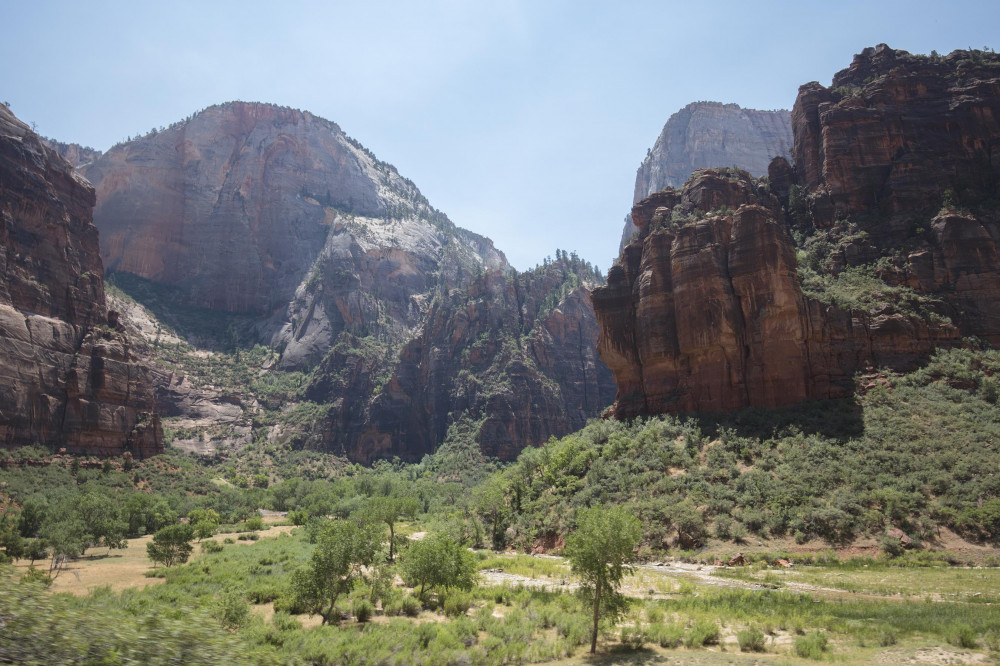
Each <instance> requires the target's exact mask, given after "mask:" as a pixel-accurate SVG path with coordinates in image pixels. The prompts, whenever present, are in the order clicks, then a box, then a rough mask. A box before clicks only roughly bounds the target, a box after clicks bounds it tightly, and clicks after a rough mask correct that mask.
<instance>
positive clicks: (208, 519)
mask: <svg viewBox="0 0 1000 666" xmlns="http://www.w3.org/2000/svg"><path fill="white" fill-rule="evenodd" d="M219 520H220V519H219V513H218V512H217V511H216V510H215V509H194V510H192V511H189V512H188V523H190V524H191V526H192V527H193V528H194V535H195V536H196V537H198V541H201V540H202V539H207V538H209V537H211V536H213V535H214V534H215V532H216V530H218V529H219Z"/></svg>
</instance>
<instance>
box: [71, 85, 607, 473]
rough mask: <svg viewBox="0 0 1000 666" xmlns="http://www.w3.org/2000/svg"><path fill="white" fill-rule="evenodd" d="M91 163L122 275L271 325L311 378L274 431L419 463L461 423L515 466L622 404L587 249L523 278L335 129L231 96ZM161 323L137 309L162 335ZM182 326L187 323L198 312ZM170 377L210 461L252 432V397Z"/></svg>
mask: <svg viewBox="0 0 1000 666" xmlns="http://www.w3.org/2000/svg"><path fill="white" fill-rule="evenodd" d="M85 172H86V174H87V175H88V176H89V177H90V178H92V179H93V180H94V182H95V185H96V187H97V199H98V202H97V208H96V212H95V219H96V221H97V224H98V225H99V227H100V228H101V232H102V238H103V239H104V240H105V241H106V242H105V243H104V246H103V250H102V251H103V253H104V257H105V261H106V263H107V264H108V266H109V268H111V269H113V270H116V271H118V272H119V273H131V274H134V275H137V276H139V277H140V278H142V279H143V280H147V281H150V283H149V284H147V283H145V282H143V283H142V284H143V288H144V289H145V287H150V289H146V291H145V292H144V293H148V294H150V295H152V296H153V297H154V298H159V299H160V300H161V301H164V302H166V301H170V307H174V306H179V307H182V308H187V307H190V306H194V307H199V308H206V309H205V310H203V311H199V312H202V313H203V315H204V317H206V318H211V317H212V316H213V313H218V312H222V313H226V315H225V316H227V317H230V316H232V315H233V314H239V315H240V316H241V317H243V318H244V319H249V320H251V321H253V322H255V323H253V324H252V326H251V328H252V329H253V330H252V331H251V335H255V336H256V339H257V340H261V341H264V342H267V343H269V344H270V345H271V347H272V348H273V349H275V350H277V351H278V352H279V353H280V359H279V360H278V361H277V365H276V367H275V368H273V369H272V370H273V371H274V372H282V371H296V370H308V371H311V372H310V378H311V384H310V385H309V388H308V391H306V395H305V398H306V399H305V401H303V402H302V403H300V404H298V405H297V406H295V407H294V408H293V407H292V406H290V405H285V404H281V405H271V404H269V405H265V407H266V408H267V409H269V410H271V414H272V416H269V418H270V419H272V420H274V421H278V423H277V424H276V425H274V426H273V427H270V428H269V429H268V432H267V436H268V437H271V438H272V439H273V440H276V441H282V442H283V443H286V444H289V445H291V446H295V447H308V448H312V449H319V450H326V451H330V452H333V453H337V454H343V455H347V456H349V457H351V458H352V459H354V460H360V461H370V460H373V459H375V458H379V457H392V456H399V457H401V458H404V459H411V460H412V459H418V458H420V457H421V456H423V455H424V454H426V453H429V452H431V451H433V450H435V449H436V448H437V446H439V445H440V444H441V442H442V440H443V439H444V438H445V437H446V435H447V433H448V431H449V428H451V427H452V426H455V425H456V424H459V425H461V426H462V427H463V428H466V430H467V431H468V432H472V433H473V435H472V437H473V439H474V440H475V441H476V442H478V443H479V444H480V445H481V446H482V448H483V450H484V451H485V452H486V453H487V454H489V455H496V456H501V457H505V458H513V457H515V456H516V455H517V453H518V452H519V451H520V450H521V449H522V448H523V447H524V446H527V445H532V444H540V443H542V442H544V441H546V440H547V439H548V438H549V437H551V436H553V435H556V436H561V435H564V434H566V433H568V432H571V431H572V430H574V429H577V428H579V427H582V426H583V425H584V423H585V422H586V420H587V419H588V418H592V417H594V416H596V415H598V414H599V413H600V411H601V410H602V409H604V408H605V407H606V406H607V405H608V404H610V402H611V400H612V399H613V382H612V380H611V375H610V371H608V370H607V368H606V367H605V366H604V365H603V364H602V363H601V362H600V361H599V360H598V359H597V355H596V340H597V325H596V320H595V319H594V315H593V309H592V307H591V304H590V301H589V298H588V297H587V296H586V293H587V292H586V288H587V287H588V286H592V285H594V284H596V283H597V280H596V279H595V278H596V276H595V274H594V273H593V271H592V269H591V268H590V267H589V265H585V262H580V261H579V260H578V258H576V257H575V255H574V256H573V257H572V258H570V257H568V256H567V257H563V258H561V259H560V260H558V261H557V262H555V263H554V264H552V265H551V266H546V267H541V268H539V269H537V270H536V271H533V272H530V273H525V274H523V275H521V276H518V277H515V274H514V273H512V272H510V269H509V266H508V265H507V262H506V260H505V258H504V256H503V254H502V253H500V252H499V251H497V250H496V249H495V248H494V247H493V244H492V242H491V241H490V240H489V239H487V238H484V237H482V236H478V235H476V234H474V233H472V232H469V231H466V230H464V229H461V228H458V227H456V226H455V225H454V224H452V223H451V221H450V220H448V218H447V217H446V216H445V215H444V214H442V213H440V212H439V211H437V210H435V209H433V208H432V207H431V206H430V205H429V204H428V202H427V201H426V199H424V198H423V196H422V195H421V194H420V193H419V191H418V190H417V189H416V187H415V186H414V185H413V183H411V182H410V181H408V180H406V179H404V178H402V177H400V176H399V174H398V173H397V172H396V170H395V169H394V168H393V167H392V166H390V165H388V164H385V163H383V162H380V161H378V160H376V159H375V158H374V157H373V156H372V155H371V154H370V153H369V152H368V151H367V150H365V149H364V148H363V147H361V146H360V145H359V144H357V142H355V141H353V140H351V139H349V138H348V137H346V136H345V135H344V134H343V133H342V132H341V131H340V129H339V128H338V127H337V126H336V125H335V124H334V123H331V122H328V121H326V120H323V119H320V118H317V117H315V116H312V115H311V114H308V113H304V112H300V111H295V110H291V109H283V108H279V107H274V106H270V105H265V104H245V103H231V104H224V105H221V106H217V107H211V108H209V109H206V110H205V111H203V112H201V113H199V114H196V115H195V116H193V117H192V118H190V119H188V120H186V121H184V122H182V123H177V124H175V125H173V126H171V127H170V128H168V129H166V130H161V131H159V132H156V133H151V134H150V135H148V136H145V137H142V138H140V139H137V140H135V141H131V142H129V143H127V144H121V145H119V146H116V147H114V148H112V149H111V150H109V151H108V152H107V153H106V154H105V155H103V156H102V157H101V158H100V159H98V160H97V161H96V162H95V163H94V164H92V165H90V166H87V167H86V168H85ZM117 279H118V283H119V284H122V285H124V284H125V282H124V278H123V277H122V276H121V275H119V276H117ZM129 279H132V278H129ZM133 286H135V285H133ZM161 287H162V288H164V289H167V290H169V296H167V295H164V294H161V293H160V292H157V289H159V288H161ZM133 291H135V293H134V294H133V295H134V296H136V297H137V298H139V299H140V300H141V296H142V294H141V293H139V291H136V290H133ZM161 295H162V296H163V298H160V296H161ZM160 305H163V303H160ZM151 309H152V306H151ZM161 309H162V308H161ZM168 309H169V308H168ZM539 313H541V314H539ZM144 317H145V315H142V316H138V315H137V316H136V317H133V318H131V319H135V322H134V325H136V326H137V327H140V328H141V327H142V326H145V328H146V329H147V331H146V333H145V334H144V335H147V336H148V337H149V339H150V340H152V339H153V338H152V336H153V335H157V336H159V335H161V327H159V326H153V325H151V324H143V321H142V320H143V318H144ZM226 321H232V319H228V320H226ZM171 323H176V324H178V326H177V328H178V331H179V332H180V333H181V334H182V335H183V333H184V331H183V330H181V329H182V328H183V327H182V326H181V325H180V324H181V323H182V318H180V317H177V318H174V319H173V320H172V321H171ZM214 328H216V329H218V328H223V329H224V328H225V323H224V322H223V323H222V324H221V326H215V327H214ZM239 333H240V338H241V339H242V340H244V341H245V340H246V338H245V337H244V335H243V331H240V332H239ZM188 340H189V341H193V342H198V340H197V339H195V336H188ZM154 379H155V384H156V386H157V388H158V397H159V400H160V403H161V404H160V407H161V410H162V411H163V413H164V414H165V415H169V416H170V418H171V421H170V425H171V431H172V433H173V436H174V437H175V439H174V443H175V445H176V444H177V443H178V440H177V439H176V438H177V437H178V435H176V433H177V432H181V433H183V440H182V441H181V442H180V444H181V445H182V446H184V447H186V448H188V449H191V450H196V451H199V452H202V453H206V452H211V449H212V448H213V447H214V446H216V444H217V443H219V442H223V441H229V442H230V443H232V444H234V445H238V443H239V442H240V441H243V439H244V438H245V436H246V432H245V430H244V428H245V427H246V425H247V424H249V423H250V421H251V418H250V416H251V412H252V411H253V409H254V407H253V406H252V405H253V404H254V401H253V397H252V396H244V399H243V400H242V404H241V406H236V405H231V404H226V403H225V401H222V402H221V403H220V398H221V397H224V396H220V395H216V394H215V393H213V387H211V386H196V385H194V384H192V383H191V382H190V381H189V380H186V379H185V378H184V377H182V375H181V374H180V373H177V374H171V373H168V372H163V373H158V374H157V376H156V377H155V378H154ZM281 410H284V413H283V414H282V415H281V416H276V415H274V414H275V413H276V412H279V411H281ZM199 432H200V433H201V435H200V436H199V435H198V433H199ZM258 434H261V433H258Z"/></svg>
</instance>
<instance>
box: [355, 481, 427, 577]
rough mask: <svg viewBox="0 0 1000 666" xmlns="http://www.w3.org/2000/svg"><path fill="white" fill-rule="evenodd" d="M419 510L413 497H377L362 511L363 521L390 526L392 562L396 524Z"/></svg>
mask: <svg viewBox="0 0 1000 666" xmlns="http://www.w3.org/2000/svg"><path fill="white" fill-rule="evenodd" d="M417 508H418V506H417V500H416V499H415V498H413V497H382V496H376V497H372V498H371V499H369V500H368V504H367V506H365V508H364V509H363V510H362V517H363V519H365V520H368V521H371V522H373V523H382V524H385V525H388V527H389V561H390V562H392V561H393V560H394V559H395V549H394V548H395V541H396V523H397V522H398V521H399V519H400V518H403V517H413V516H414V515H415V514H416V513H417Z"/></svg>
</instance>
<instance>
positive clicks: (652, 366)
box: [593, 45, 1000, 417]
mask: <svg viewBox="0 0 1000 666" xmlns="http://www.w3.org/2000/svg"><path fill="white" fill-rule="evenodd" d="M998 119H1000V57H998V56H996V55H995V54H992V53H984V52H967V51H956V52H954V53H951V54H949V55H947V56H944V57H937V56H933V57H926V56H914V55H911V54H909V53H906V52H905V51H894V50H892V49H890V48H889V47H887V46H885V45H880V46H878V47H874V48H869V49H865V50H864V51H863V52H862V53H860V54H859V55H857V56H855V58H854V62H853V63H852V64H851V66H850V67H849V68H848V69H845V70H843V71H841V72H839V73H838V74H837V75H836V76H835V77H834V80H833V85H832V86H831V87H829V88H826V87H824V86H821V85H820V84H818V83H809V84H806V85H804V86H802V87H801V88H800V90H799V95H798V98H797V100H796V102H795V106H794V109H793V111H792V127H793V133H794V149H793V151H792V153H793V155H794V166H793V165H792V164H790V163H789V162H788V160H787V159H785V158H784V157H781V156H779V157H776V158H775V159H774V160H772V162H771V164H770V165H769V166H768V170H767V173H768V179H767V180H766V181H763V180H757V179H753V178H751V177H750V175H749V174H747V173H745V172H741V171H739V170H734V169H718V170H705V171H700V172H697V173H695V175H694V176H693V177H692V178H691V179H690V180H689V181H688V182H687V183H686V184H685V185H684V187H683V188H682V189H679V190H677V189H673V188H667V189H665V190H662V191H659V192H654V193H652V194H650V195H649V196H647V197H645V198H642V199H640V200H639V201H638V202H637V203H636V204H635V206H634V207H633V209H632V212H631V219H632V220H633V221H634V223H635V226H636V230H637V234H636V236H635V238H633V239H632V240H631V241H630V242H629V243H627V244H626V245H625V246H624V247H623V249H622V252H621V256H620V259H619V264H618V265H617V266H615V267H614V268H613V269H612V270H611V271H609V275H608V285H607V286H606V287H605V288H602V289H597V290H595V291H594V295H593V299H594V305H595V311H596V315H597V320H598V323H599V324H600V327H601V337H600V342H599V348H600V353H601V358H602V359H603V360H604V361H605V362H606V363H607V364H608V366H609V367H610V368H611V370H612V372H613V373H614V375H615V380H616V383H617V386H618V394H617V401H616V403H615V407H614V409H613V414H615V415H616V416H619V417H628V416H633V415H636V414H647V413H661V412H692V411H719V410H732V409H737V408H741V407H747V406H760V407H775V406H780V405H788V404H794V403H797V402H800V401H803V400H808V399H816V398H830V397H839V396H844V395H847V394H849V393H850V392H851V391H852V390H853V382H852V378H853V376H854V375H855V373H857V372H859V371H864V370H869V369H872V368H877V367H890V368H900V369H902V368H906V367H909V366H911V365H912V364H913V363H914V362H917V361H919V359H921V358H922V357H925V356H926V355H927V354H929V353H931V352H932V351H933V349H934V348H936V347H938V346H941V345H949V344H958V343H959V341H960V340H961V339H962V338H963V337H964V336H977V337H979V338H981V339H983V340H985V341H987V342H990V343H992V344H997V343H998V342H1000V261H998V255H997V249H996V244H997V240H998V239H1000V211H998V207H997V203H996V202H997V196H998V183H1000V152H998V151H1000V148H998V146H1000V122H998ZM640 185H642V183H640ZM639 191H640V188H639V186H638V185H637V193H638V192H639ZM637 198H638V195H637ZM793 231H794V232H795V234H797V237H798V238H799V239H800V241H801V242H802V243H803V245H802V246H801V247H799V248H796V245H795V242H794V241H793V235H792V232H793ZM817 247H821V248H822V249H823V251H822V252H821V253H817V252H818V251H817V249H816V248H817ZM797 252H803V256H805V257H807V258H810V260H811V261H813V262H815V263H816V264H817V265H815V266H811V267H810V268H809V270H810V271H814V274H816V275H819V276H820V277H821V278H822V277H823V276H826V277H827V278H828V279H829V280H828V281H833V280H836V279H837V278H838V276H841V275H842V274H846V273H845V271H850V270H852V269H858V270H861V269H863V270H864V271H866V273H865V274H866V275H868V276H870V278H871V284H872V285H873V286H871V287H869V289H870V290H873V291H869V292H868V293H866V294H864V295H865V297H867V298H868V305H867V306H866V307H864V308H844V307H838V305H837V304H836V302H835V301H836V299H831V298H830V296H829V292H825V293H824V294H819V293H816V292H810V291H808V290H807V291H805V292H804V291H803V285H804V282H803V277H802V276H803V273H802V271H801V270H800V269H801V267H799V266H798V258H797ZM879 285H882V286H881V287H880V286H879ZM811 288H813V289H815V288H816V287H815V285H813V287H811ZM898 288H907V289H909V290H912V291H909V292H907V293H908V294H909V296H907V298H909V299H910V300H911V301H920V302H921V303H922V304H923V305H921V308H923V309H921V308H913V307H908V306H901V305H900V303H899V302H896V301H898V300H899V299H898V298H896V300H895V301H894V300H893V298H895V297H892V296H891V295H889V294H888V292H889V291H891V290H892V289H898ZM880 290H881V291H880ZM883 292H884V293H883Z"/></svg>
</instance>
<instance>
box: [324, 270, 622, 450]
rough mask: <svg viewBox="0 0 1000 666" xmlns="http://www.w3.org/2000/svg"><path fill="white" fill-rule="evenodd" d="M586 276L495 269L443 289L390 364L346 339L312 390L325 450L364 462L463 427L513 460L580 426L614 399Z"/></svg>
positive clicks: (431, 442) (430, 445)
mask: <svg viewBox="0 0 1000 666" xmlns="http://www.w3.org/2000/svg"><path fill="white" fill-rule="evenodd" d="M586 284H592V283H591V282H590V281H589V280H586V276H584V278H583V279H581V277H580V273H578V272H577V271H575V270H574V268H573V267H572V266H571V265H570V262H569V261H568V260H560V261H557V262H555V263H554V264H551V265H549V266H546V267H540V268H538V269H536V270H535V271H533V272H528V273H524V274H521V275H516V274H505V273H503V272H501V271H489V272H487V273H485V274H483V275H482V276H480V277H479V278H477V279H476V280H475V281H473V283H472V284H471V285H470V286H469V287H468V289H454V290H450V291H449V292H446V293H442V294H440V295H439V296H438V297H437V298H435V300H434V303H433V304H432V306H431V309H430V313H429V316H428V318H427V321H426V323H425V324H424V325H423V326H422V328H421V330H420V332H419V334H418V335H417V336H416V337H415V338H414V339H413V340H411V341H410V342H408V343H407V344H406V345H405V346H404V347H403V348H402V349H401V350H400V352H399V353H398V356H396V357H394V358H392V359H391V360H390V362H389V364H386V363H384V362H381V361H380V359H379V358H378V354H377V350H374V349H372V348H371V347H367V348H366V346H365V344H364V343H363V342H362V341H359V340H356V339H352V340H350V341H348V342H347V343H346V344H342V345H338V346H337V347H335V348H334V350H333V351H332V353H331V354H330V355H329V356H328V357H327V358H326V359H325V360H324V362H323V364H322V365H321V366H320V371H319V372H317V374H316V379H315V380H314V381H313V384H312V385H311V386H310V388H309V391H308V396H309V398H310V399H312V400H315V401H317V402H321V403H327V404H330V405H332V409H331V410H330V413H329V420H328V430H327V435H326V441H327V447H328V448H329V450H331V451H333V452H337V453H345V454H347V455H349V456H350V457H351V458H353V459H360V460H370V459H371V458H373V457H391V456H400V457H403V458H414V457H419V456H421V455H423V454H425V453H430V452H432V451H433V450H434V449H435V448H436V447H437V445H438V444H439V443H440V442H441V441H443V440H444V439H445V437H446V435H447V434H448V429H449V427H451V426H453V425H456V424H458V425H462V426H463V427H466V428H467V429H468V432H470V434H471V437H472V439H473V440H474V441H476V442H477V443H478V444H479V445H480V447H481V448H482V450H483V452H484V453H485V454H486V455H489V456H497V457H500V458H503V459H512V458H514V457H516V456H517V454H518V453H519V452H520V451H521V449H522V448H524V446H525V445H527V444H540V443H542V442H545V441H547V440H548V439H549V438H550V437H552V436H562V435H564V434H566V433H568V432H572V431H573V430H577V429H579V428H581V427H583V425H584V424H585V423H586V421H587V419H589V418H592V417H593V416H595V415H597V414H599V413H600V411H601V410H602V409H604V408H605V407H606V406H607V405H608V404H610V403H611V401H612V400H613V399H614V383H613V380H612V377H611V373H610V371H609V370H608V369H607V367H605V366H604V364H603V363H602V362H601V361H600V359H598V357H597V352H596V346H597V335H598V329H597V322H596V320H595V318H594V315H593V309H592V306H591V304H590V299H589V297H588V295H587V294H588V290H587V287H586ZM387 365H388V367H386V366H387ZM380 373H381V374H382V375H383V378H382V379H381V380H380V379H379V375H380ZM372 395H374V399H371V396H372Z"/></svg>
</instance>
